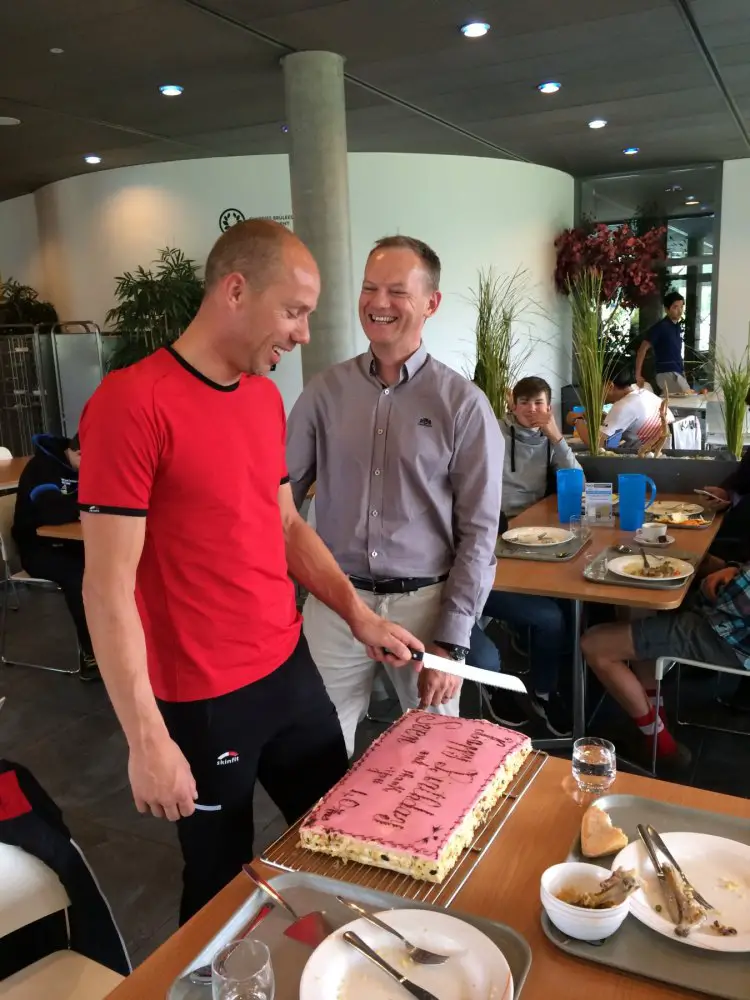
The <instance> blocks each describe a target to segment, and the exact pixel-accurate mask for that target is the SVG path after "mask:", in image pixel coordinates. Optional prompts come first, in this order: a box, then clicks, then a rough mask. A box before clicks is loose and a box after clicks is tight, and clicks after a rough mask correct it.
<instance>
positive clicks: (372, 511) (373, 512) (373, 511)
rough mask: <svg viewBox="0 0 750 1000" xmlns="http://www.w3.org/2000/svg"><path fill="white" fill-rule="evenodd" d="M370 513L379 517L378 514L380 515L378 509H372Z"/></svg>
mask: <svg viewBox="0 0 750 1000" xmlns="http://www.w3.org/2000/svg"><path fill="white" fill-rule="evenodd" d="M370 514H371V515H372V516H373V517H377V516H378V512H377V511H376V510H371V511H370Z"/></svg>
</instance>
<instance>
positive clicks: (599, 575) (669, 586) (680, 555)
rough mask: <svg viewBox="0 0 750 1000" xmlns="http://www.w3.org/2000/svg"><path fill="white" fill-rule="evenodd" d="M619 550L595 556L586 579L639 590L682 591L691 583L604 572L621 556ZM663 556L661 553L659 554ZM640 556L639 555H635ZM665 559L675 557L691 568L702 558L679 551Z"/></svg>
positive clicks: (585, 572)
mask: <svg viewBox="0 0 750 1000" xmlns="http://www.w3.org/2000/svg"><path fill="white" fill-rule="evenodd" d="M621 554H622V553H620V552H618V551H617V549H614V548H607V549H604V550H603V551H601V552H600V553H599V555H598V556H595V557H594V558H593V559H592V560H591V562H590V563H589V564H588V566H586V568H585V569H584V571H583V575H584V577H585V578H586V579H587V580H589V581H590V582H591V583H606V584H610V585H612V586H614V587H636V588H637V589H638V590H644V589H645V590H682V588H683V587H684V586H685V585H686V584H688V583H690V582H691V580H692V579H693V578H692V577H688V578H687V579H682V580H642V579H640V578H638V577H633V578H632V580H631V579H629V578H628V577H626V576H618V575H617V574H616V573H610V572H609V570H607V571H606V573H605V572H602V571H603V570H604V564H605V563H607V562H608V561H609V560H610V559H614V558H615V557H616V556H619V555H621ZM659 554H660V555H661V553H659ZM634 555H636V556H637V555H638V553H637V552H636V553H634ZM646 555H647V556H652V555H655V553H654V552H653V550H652V551H650V552H647V553H646ZM664 556H665V558H668V557H669V556H673V557H674V558H675V559H684V560H685V562H689V563H690V565H691V566H695V567H697V566H698V563H699V562H700V560H701V557H700V556H697V555H696V554H695V553H694V552H682V551H680V550H679V549H678V550H677V551H673V550H672V549H670V550H669V552H665V553H664Z"/></svg>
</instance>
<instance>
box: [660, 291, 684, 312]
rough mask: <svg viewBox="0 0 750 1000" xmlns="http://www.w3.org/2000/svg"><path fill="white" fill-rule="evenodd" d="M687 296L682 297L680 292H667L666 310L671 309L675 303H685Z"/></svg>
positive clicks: (665, 297)
mask: <svg viewBox="0 0 750 1000" xmlns="http://www.w3.org/2000/svg"><path fill="white" fill-rule="evenodd" d="M684 301H685V296H684V295H680V293H679V292H667V294H666V295H665V296H664V308H665V309H671V308H672V306H673V305H674V304H675V302H684Z"/></svg>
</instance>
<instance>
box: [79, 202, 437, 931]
mask: <svg viewBox="0 0 750 1000" xmlns="http://www.w3.org/2000/svg"><path fill="white" fill-rule="evenodd" d="M205 276H206V292H205V296H204V299H203V303H202V305H201V307H200V310H199V312H198V314H197V316H196V318H195V319H194V320H193V322H192V323H191V324H190V326H189V327H188V329H187V330H186V331H185V332H184V334H183V335H182V336H181V337H180V338H179V339H178V340H177V341H176V342H175V343H174V345H172V346H171V347H164V348H161V349H159V350H157V351H156V352H155V353H154V354H152V355H151V356H150V357H147V358H146V359H145V360H143V361H141V362H139V363H138V364H135V365H133V366H132V367H130V368H127V369H125V370H123V371H119V372H115V373H113V374H111V375H108V376H107V377H106V378H105V379H104V381H103V382H102V384H101V386H100V387H99V388H98V389H97V391H96V392H95V393H94V395H93V396H92V398H91V400H90V401H89V403H88V404H87V406H86V409H85V411H84V414H83V416H82V418H81V426H80V437H81V442H82V448H83V452H84V454H85V456H86V457H85V461H84V462H83V463H82V467H81V474H80V483H79V493H78V499H79V505H80V509H81V512H82V513H81V521H82V525H83V537H84V543H85V555H86V571H85V577H84V584H83V593H84V602H85V607H86V616H87V620H88V623H89V627H90V630H91V636H92V639H93V645H94V650H95V652H96V656H97V660H98V662H99V666H100V669H101V673H102V677H103V679H104V682H105V684H106V686H107V690H108V692H109V695H110V698H111V700H112V704H113V706H114V708H115V711H116V713H117V716H118V718H119V720H120V723H121V725H122V728H123V730H124V732H125V736H126V738H127V741H128V746H129V765H128V770H129V777H130V784H131V787H132V791H133V797H134V799H135V803H136V806H137V808H138V809H139V811H140V812H147V811H150V812H151V813H152V814H153V815H154V816H160V817H166V818H167V819H170V820H174V821H177V828H178V834H179V840H180V845H181V847H182V852H183V857H184V861H185V868H184V874H183V895H182V902H181V907H180V920H181V922H184V921H185V920H187V919H188V918H189V917H190V916H191V915H192V914H193V913H195V912H196V911H197V910H198V909H199V908H200V907H201V906H203V905H204V903H206V902H207V901H208V900H209V899H210V898H211V897H212V896H213V895H215V894H216V893H217V892H218V891H219V890H220V889H221V888H222V887H223V886H224V885H225V884H226V883H227V882H229V881H230V880H231V879H232V878H233V877H234V876H235V875H236V874H237V873H238V872H239V871H240V869H241V866H242V864H243V862H245V861H247V860H249V859H250V858H251V857H252V843H253V790H254V786H255V782H256V779H257V780H260V782H261V783H262V784H263V786H264V787H265V789H266V790H267V792H268V793H269V794H270V796H271V798H272V799H273V800H274V801H275V802H276V804H277V805H278V806H279V808H280V809H281V811H282V813H283V814H284V817H285V819H286V820H287V822H289V823H291V822H293V821H295V820H296V819H298V818H299V816H301V815H302V814H303V813H304V812H305V811H306V810H307V809H309V808H310V807H311V806H312V805H313V804H314V803H315V802H316V801H317V799H318V798H319V797H320V796H321V795H323V794H324V793H325V792H326V791H327V790H328V789H329V788H330V787H331V786H332V785H333V784H334V783H335V782H336V781H337V780H338V779H339V778H340V777H341V776H342V775H343V774H344V772H345V770H346V767H347V754H346V749H345V746H344V740H343V737H342V734H341V727H340V726H339V722H338V718H337V716H336V712H335V709H334V707H333V704H332V703H331V701H330V699H329V697H328V695H327V693H326V690H325V687H324V685H323V681H322V680H321V677H320V675H319V673H318V671H317V669H316V667H315V664H314V663H313V661H312V659H311V657H310V653H309V651H308V648H307V644H306V642H305V640H304V638H303V637H302V634H301V618H300V615H299V613H298V611H297V608H296V603H295V594H294V586H293V584H292V581H291V579H290V574H291V576H293V577H294V578H295V579H297V580H298V581H299V582H300V583H301V584H302V585H303V586H304V587H306V588H307V589H308V590H310V591H311V592H312V593H314V594H316V596H317V597H318V598H319V599H320V600H322V601H324V602H325V603H326V604H327V605H329V606H330V607H331V608H333V609H334V610H335V611H336V612H337V613H338V614H340V615H341V617H342V618H343V619H344V620H345V621H346V622H347V624H348V625H349V627H350V628H351V630H352V633H353V634H354V635H355V636H356V637H357V638H358V639H359V640H360V641H361V642H363V643H365V645H367V646H369V647H372V648H373V651H374V649H375V647H377V648H378V650H380V649H382V647H386V648H387V649H389V650H390V651H391V655H390V660H391V661H392V663H393V664H394V665H401V666H405V665H406V664H407V663H410V662H411V661H410V658H409V656H410V654H409V647H411V648H413V649H422V648H423V647H422V644H421V643H420V642H419V641H418V640H417V639H415V638H414V637H413V636H412V635H411V634H410V633H409V632H407V631H406V630H405V629H403V628H400V627H399V626H398V625H394V624H393V623H391V622H387V621H384V620H383V619H382V618H380V617H379V616H378V615H376V614H374V613H373V612H372V611H370V610H369V609H368V608H367V607H366V606H365V604H364V603H363V602H362V601H361V599H360V598H359V597H358V596H357V592H356V591H355V590H354V588H353V586H352V585H351V583H350V582H349V580H348V579H347V577H346V576H345V575H344V574H343V573H342V572H341V571H340V570H339V568H338V567H337V565H336V563H335V561H334V559H333V557H332V556H331V554H330V553H329V551H328V549H327V548H326V547H325V545H324V544H323V542H322V541H321V540H320V539H319V538H318V536H317V534H316V533H315V532H314V531H313V529H312V528H310V527H309V526H308V525H307V524H306V523H305V521H304V520H302V518H300V516H299V515H298V514H297V510H296V508H295V505H294V500H293V498H292V492H291V488H290V486H289V484H288V476H287V470H286V464H285V457H284V452H285V433H286V426H285V416H284V408H283V404H282V401H281V396H280V395H279V392H278V390H277V389H276V387H275V385H274V384H273V382H271V380H270V379H267V378H264V377H262V376H263V375H265V373H267V372H268V371H269V369H270V368H271V366H272V365H275V364H276V363H277V362H278V361H279V359H280V357H281V355H282V354H283V353H284V352H286V351H291V350H292V349H293V348H294V347H295V346H296V345H297V344H305V343H307V342H308V340H309V330H308V318H309V315H310V313H311V312H312V311H313V309H314V308H315V305H316V303H317V300H318V293H319V288H320V279H319V276H318V269H317V267H316V264H315V261H314V260H313V258H312V255H311V254H310V252H309V251H308V250H307V248H306V247H305V246H304V244H302V243H301V241H300V240H299V239H298V238H297V237H295V236H294V235H293V234H292V233H290V232H289V231H288V230H286V229H285V228H284V227H283V226H279V225H277V224H275V223H272V222H267V221H260V220H251V221H249V222H245V223H240V224H238V225H236V226H234V227H233V228H232V229H230V230H229V231H228V232H226V233H225V234H224V235H223V236H222V237H221V238H220V239H219V240H218V241H217V243H216V245H215V246H214V248H213V249H212V251H211V253H210V254H209V257H208V260H207V262H206V271H205ZM377 655H382V654H381V653H380V652H379V651H378V654H377ZM407 669H411V667H407Z"/></svg>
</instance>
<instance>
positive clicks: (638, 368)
mask: <svg viewBox="0 0 750 1000" xmlns="http://www.w3.org/2000/svg"><path fill="white" fill-rule="evenodd" d="M650 346H651V345H650V344H649V342H648V341H647V340H644V341H643V343H642V344H641V346H640V347H639V348H638V353H637V354H636V356H635V378H636V381H638V379H639V378H641V377H642V375H641V373H642V371H643V362H644V361H645V360H646V355H647V354H648V349H649V347H650Z"/></svg>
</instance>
